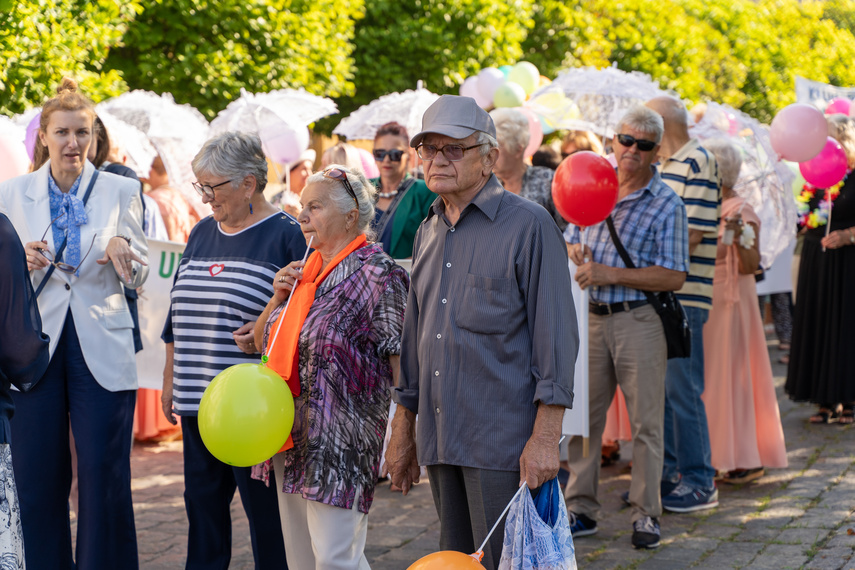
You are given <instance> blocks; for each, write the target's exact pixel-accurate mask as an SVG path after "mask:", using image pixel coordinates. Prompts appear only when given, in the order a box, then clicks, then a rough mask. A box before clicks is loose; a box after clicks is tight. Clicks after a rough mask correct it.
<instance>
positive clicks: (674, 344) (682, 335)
mask: <svg viewBox="0 0 855 570" xmlns="http://www.w3.org/2000/svg"><path fill="white" fill-rule="evenodd" d="M606 224H608V226H609V234H610V235H611V236H612V243H614V244H615V248H617V251H618V254H619V255H620V258H621V259H622V260H623V262H624V264H625V265H626V266H627V267H628V268H630V269H635V264H634V263H633V262H632V258H631V257H630V256H629V253H627V251H626V248H625V247H624V246H623V243H621V241H620V238H619V237H618V235H617V231H616V230H615V223H614V220H612V217H611V216H609V217H608V218H606ZM642 293H644V295H645V297H647V302H648V303H650V304H651V305H653V308H654V309H655V310H656V314H657V315H659V318H660V319H661V320H662V328H663V329H665V343H666V344H667V345H668V358H669V359H671V358H688V357H689V356H690V355H691V353H692V330H691V329H690V328H689V318H688V317H687V316H686V311H685V309H683V305H681V304H680V300H679V299H677V295H675V294H674V292H673V291H661V292H658V293H652V292H650V291H642Z"/></svg>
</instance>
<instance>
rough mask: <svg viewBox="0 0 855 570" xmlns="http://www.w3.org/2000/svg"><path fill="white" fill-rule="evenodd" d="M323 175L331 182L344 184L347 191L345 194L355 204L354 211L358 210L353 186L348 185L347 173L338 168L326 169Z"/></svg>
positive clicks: (357, 201)
mask: <svg viewBox="0 0 855 570" xmlns="http://www.w3.org/2000/svg"><path fill="white" fill-rule="evenodd" d="M323 175H324V176H325V177H326V178H332V179H333V180H338V181H339V182H341V183H342V184H344V189H345V190H347V193H348V194H350V197H351V198H353V201H354V202H356V209H357V210H358V209H359V200H357V199H356V192H355V191H354V190H353V186H351V185H350V182H349V181H348V179H347V172H345V171H344V170H341V169H340V168H327V169H326V170H324V172H323Z"/></svg>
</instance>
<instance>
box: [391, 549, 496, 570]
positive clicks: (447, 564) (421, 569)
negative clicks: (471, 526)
mask: <svg viewBox="0 0 855 570" xmlns="http://www.w3.org/2000/svg"><path fill="white" fill-rule="evenodd" d="M474 556H475V555H474V554H472V555H469V554H463V553H462V552H454V551H452V550H442V551H440V552H434V553H433V554H428V555H427V556H424V557H422V558H419V559H418V560H416V561H415V562H414V563H413V564H412V566H410V567H409V568H408V569H407V570H484V566H483V565H482V564H480V563H479V562H478V560H477V559H476V558H473V557H474Z"/></svg>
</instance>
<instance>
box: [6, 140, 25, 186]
mask: <svg viewBox="0 0 855 570" xmlns="http://www.w3.org/2000/svg"><path fill="white" fill-rule="evenodd" d="M29 169H30V159H29V158H27V150H26V149H25V148H24V145H23V144H21V141H19V140H16V139H15V137H13V136H10V135H0V182H3V181H5V180H9V179H10V178H15V177H16V176H21V175H22V174H26V173H27V171H28V170H29Z"/></svg>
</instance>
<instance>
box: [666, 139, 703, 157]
mask: <svg viewBox="0 0 855 570" xmlns="http://www.w3.org/2000/svg"><path fill="white" fill-rule="evenodd" d="M699 146H701V143H700V141H699V140H698V139H697V138H691V139H689V142H687V143H686V144H684V145H683V146H682V147H680V150H678V151H677V152H675V153H674V154H673V155H672V156H671V157H670V158H669V159H668V161H671V160H675V161H678V162H682V161H683V160H685V159H687V158H689V155H690V154H691V153H693V152H694V151H695V150H696V149H697V148H698V147H699Z"/></svg>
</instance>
